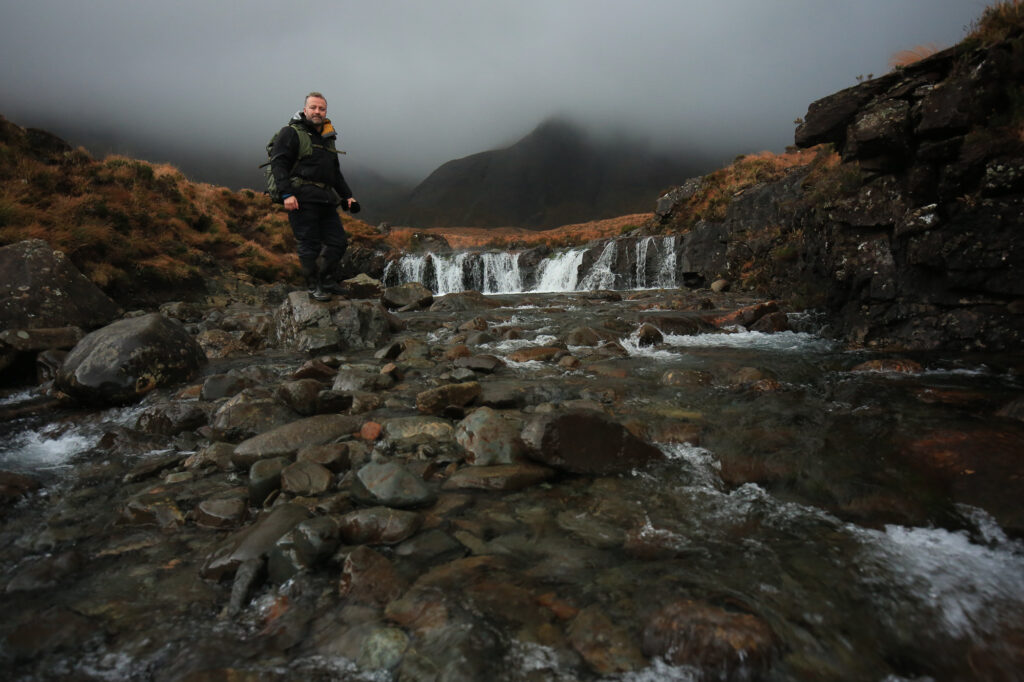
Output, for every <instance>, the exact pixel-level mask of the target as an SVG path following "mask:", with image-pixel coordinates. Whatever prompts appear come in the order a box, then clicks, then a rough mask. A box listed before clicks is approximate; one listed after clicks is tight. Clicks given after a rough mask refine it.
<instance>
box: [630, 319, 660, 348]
mask: <svg viewBox="0 0 1024 682" xmlns="http://www.w3.org/2000/svg"><path fill="white" fill-rule="evenodd" d="M664 340H665V336H664V335H663V334H662V333H661V330H660V329H658V328H657V327H655V326H654V325H653V324H650V323H646V322H645V323H644V324H642V325H640V328H639V329H637V330H636V341H637V345H639V346H640V347H641V348H645V347H647V346H656V345H658V344H659V343H662V342H663V341H664Z"/></svg>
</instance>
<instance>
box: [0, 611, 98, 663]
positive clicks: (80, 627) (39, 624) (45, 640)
mask: <svg viewBox="0 0 1024 682" xmlns="http://www.w3.org/2000/svg"><path fill="white" fill-rule="evenodd" d="M102 638H103V628H102V627H100V625H99V623H97V622H96V621H94V620H93V619H91V618H86V617H85V616H82V615H80V614H78V613H75V612H74V611H71V610H69V609H66V608H63V607H60V606H54V607H52V608H50V609H47V610H46V611H43V612H42V613H33V614H28V615H26V616H25V617H24V618H23V619H22V621H21V622H20V623H19V624H18V625H17V626H16V627H15V628H14V629H13V630H12V631H11V632H10V633H9V634H8V635H7V638H6V644H7V646H6V649H7V650H8V652H9V654H10V655H11V656H12V657H13V658H14V659H15V660H29V659H34V658H37V657H39V656H43V655H46V654H54V653H56V652H58V651H66V650H79V649H82V648H86V646H87V645H89V644H90V643H91V645H92V646H95V645H96V644H97V643H98V640H101V639H102Z"/></svg>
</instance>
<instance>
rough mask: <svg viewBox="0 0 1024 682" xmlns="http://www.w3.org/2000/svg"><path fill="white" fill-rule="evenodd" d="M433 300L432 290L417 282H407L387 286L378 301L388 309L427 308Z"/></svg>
mask: <svg viewBox="0 0 1024 682" xmlns="http://www.w3.org/2000/svg"><path fill="white" fill-rule="evenodd" d="M433 301H434V294H433V292H431V291H430V289H428V288H427V287H425V286H423V285H422V284H420V283H419V282H409V283H407V284H399V285H398V286H395V287H388V288H387V289H385V290H384V293H383V294H381V297H380V302H381V303H383V304H384V306H386V307H387V308H388V309H389V310H394V309H396V308H407V309H420V308H427V307H429V306H430V304H431V303H432V302H433Z"/></svg>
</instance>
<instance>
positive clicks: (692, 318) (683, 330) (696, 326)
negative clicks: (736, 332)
mask: <svg viewBox="0 0 1024 682" xmlns="http://www.w3.org/2000/svg"><path fill="white" fill-rule="evenodd" d="M639 321H640V323H641V324H650V325H653V326H654V327H657V328H658V329H659V330H661V331H662V332H663V333H665V334H676V335H691V336H692V335H694V334H705V333H707V332H712V331H715V329H716V327H715V326H714V325H713V324H711V323H710V322H708V321H706V320H705V319H703V317H702V316H701V315H699V314H695V313H688V312H682V313H681V312H675V311H667V312H657V313H655V312H648V313H645V314H643V315H641V316H640V319H639Z"/></svg>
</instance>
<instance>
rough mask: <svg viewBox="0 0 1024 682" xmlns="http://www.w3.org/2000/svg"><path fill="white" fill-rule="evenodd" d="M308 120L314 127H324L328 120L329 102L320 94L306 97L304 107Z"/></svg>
mask: <svg viewBox="0 0 1024 682" xmlns="http://www.w3.org/2000/svg"><path fill="white" fill-rule="evenodd" d="M302 113H303V114H305V115H306V120H307V121H309V122H310V123H312V124H313V125H318V126H319V125H323V124H324V121H325V120H326V119H327V100H326V99H324V96H323V95H321V94H320V93H319V92H311V93H309V94H308V95H306V103H305V104H304V105H303V107H302Z"/></svg>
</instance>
